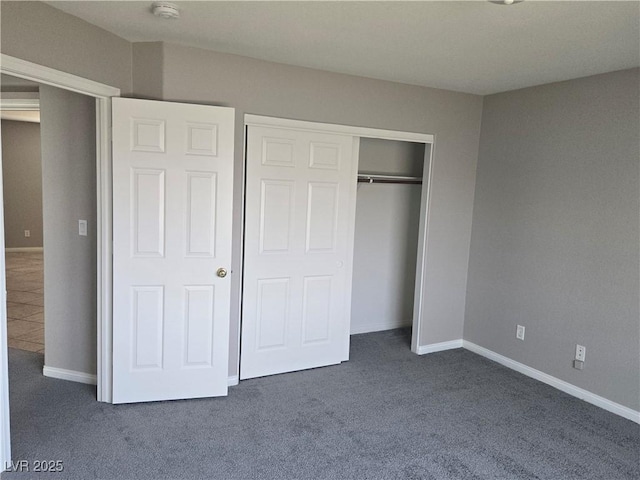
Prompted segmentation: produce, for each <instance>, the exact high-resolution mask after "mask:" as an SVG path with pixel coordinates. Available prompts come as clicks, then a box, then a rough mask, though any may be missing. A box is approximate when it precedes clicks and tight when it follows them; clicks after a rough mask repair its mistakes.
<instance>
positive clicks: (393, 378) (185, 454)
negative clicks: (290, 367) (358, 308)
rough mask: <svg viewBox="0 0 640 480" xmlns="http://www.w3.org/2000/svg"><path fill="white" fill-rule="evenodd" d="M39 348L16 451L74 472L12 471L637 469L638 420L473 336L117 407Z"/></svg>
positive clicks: (478, 473) (29, 356) (369, 345)
mask: <svg viewBox="0 0 640 480" xmlns="http://www.w3.org/2000/svg"><path fill="white" fill-rule="evenodd" d="M42 361H43V357H42V355H41V354H38V353H30V352H24V351H20V350H15V349H11V350H10V382H11V383H10V389H11V422H12V425H11V426H12V435H13V458H14V460H29V461H31V462H33V461H34V460H61V461H62V462H64V472H63V473H62V474H54V473H41V474H39V475H36V474H34V473H32V472H30V473H4V474H2V479H3V480H5V479H14V478H47V479H55V478H65V479H67V478H68V479H85V480H88V479H93V478H105V479H106V478H109V479H111V478H126V479H146V478H149V479H161V478H176V479H178V478H185V479H192V478H198V479H200V478H203V479H205V478H206V479H214V478H220V479H235V478H237V479H254V478H255V479H284V478H287V479H351V478H354V479H418V478H424V479H471V478H486V479H496V478H502V479H523V478H544V479H563V480H564V479H598V480H606V479H610V480H614V479H616V480H617V479H638V478H640V465H639V462H640V426H639V425H637V424H635V423H633V422H631V421H629V420H625V419H623V418H621V417H618V416H616V415H614V414H611V413H608V412H606V411H604V410H602V409H600V408H597V407H594V406H592V405H589V404H587V403H585V402H582V401H580V400H577V399H575V398H573V397H570V396H568V395H566V394H564V393H562V392H560V391H558V390H555V389H553V388H551V387H549V386H547V385H544V384H542V383H539V382H537V381H535V380H532V379H530V378H528V377H525V376H523V375H520V374H519V373H516V372H513V371H511V370H508V369H506V368H504V367H502V366H500V365H498V364H496V363H493V362H491V361H489V360H486V359H484V358H482V357H479V356H477V355H475V354H473V353H471V352H468V351H465V350H462V349H459V350H451V351H447V352H441V353H434V354H430V355H425V356H422V357H420V356H417V355H414V354H412V353H411V352H410V351H409V336H408V332H407V331H406V330H392V331H388V332H379V333H373V334H365V335H356V336H353V337H352V340H351V360H350V361H349V362H347V363H343V364H342V365H339V366H335V367H326V368H320V369H315V370H310V371H305V372H297V373H291V374H285V375H277V376H272V377H266V378H262V379H255V380H247V381H243V382H241V384H240V385H239V386H237V387H232V388H231V389H230V391H229V397H227V398H219V399H203V400H187V401H174V402H158V403H149V404H138V405H119V406H113V405H106V404H102V403H98V402H96V401H95V388H94V387H90V386H87V385H81V384H76V383H71V382H65V381H61V380H53V379H48V378H44V377H42V375H41V371H42ZM31 465H32V466H33V463H31Z"/></svg>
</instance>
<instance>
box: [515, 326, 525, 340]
mask: <svg viewBox="0 0 640 480" xmlns="http://www.w3.org/2000/svg"><path fill="white" fill-rule="evenodd" d="M516 338H517V339H518V340H524V326H522V325H518V326H517V328H516Z"/></svg>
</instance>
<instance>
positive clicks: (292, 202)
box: [240, 126, 356, 379]
mask: <svg viewBox="0 0 640 480" xmlns="http://www.w3.org/2000/svg"><path fill="white" fill-rule="evenodd" d="M353 145H354V138H353V137H351V136H348V135H339V134H325V133H316V132H311V131H302V130H293V129H284V128H274V127H261V126H249V127H248V133H247V183H246V199H245V201H246V215H245V218H246V220H245V222H246V223H245V256H244V283H243V285H244V287H243V308H242V336H241V360H240V378H241V379H246V378H252V377H259V376H264V375H271V374H276V373H283V372H290V371H295V370H302V369H307V368H314V367H320V366H325V365H331V364H337V363H340V362H341V361H343V360H346V359H347V358H348V341H349V315H350V285H351V252H352V249H353V244H352V238H350V235H349V232H350V228H352V224H353V221H354V219H353V218H352V217H353V216H354V215H353V213H354V205H355V198H354V195H353V193H352V192H355V188H353V187H354V185H355V182H356V176H355V173H356V170H355V168H354V165H353V162H354V160H353V158H352V157H353Z"/></svg>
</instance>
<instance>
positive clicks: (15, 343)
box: [6, 252, 44, 352]
mask: <svg viewBox="0 0 640 480" xmlns="http://www.w3.org/2000/svg"><path fill="white" fill-rule="evenodd" d="M6 261H7V270H6V272H7V333H8V339H9V347H12V348H19V349H20V350H28V351H30V352H44V263H43V255H42V252H7V253H6Z"/></svg>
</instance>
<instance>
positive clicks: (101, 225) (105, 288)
mask: <svg viewBox="0 0 640 480" xmlns="http://www.w3.org/2000/svg"><path fill="white" fill-rule="evenodd" d="M0 73H2V74H7V75H12V76H14V77H18V78H24V79H26V80H31V81H34V82H38V83H42V84H46V85H51V86H53V87H57V88H61V89H63V90H68V91H72V92H76V93H80V94H82V95H87V96H90V97H94V98H95V99H96V190H97V195H96V196H97V198H96V201H97V212H96V213H97V311H96V318H97V400H98V401H100V402H111V380H112V375H111V370H112V361H111V356H112V342H111V323H112V290H111V287H112V263H111V252H112V245H111V239H112V225H111V210H112V196H113V193H112V185H111V134H110V133H111V132H110V128H111V97H118V96H120V89H119V88H115V87H111V86H109V85H105V84H102V83H98V82H95V81H93V80H88V79H85V78H82V77H79V76H77V75H72V74H70V73H66V72H62V71H60V70H55V69H53V68H49V67H45V66H42V65H38V64H36V63H33V62H29V61H26V60H22V59H20V58H16V57H12V56H9V55H5V54H0ZM1 188H2V186H1V185H0V193H1V192H2V190H1ZM2 217H3V211H2V207H0V237H2V238H4V223H3V219H2ZM0 247H2V251H1V252H0V269H1V271H2V273H1V275H0V276H1V277H2V280H1V281H0V290H1V292H0V295H1V297H0V372H1V373H3V374H2V380H1V381H0V465H1V466H4V465H6V463H5V462H8V461H10V458H11V449H10V448H11V443H10V442H11V437H10V432H9V386H8V378H7V375H6V372H7V370H6V369H7V365H6V362H7V336H6V329H7V316H6V285H5V280H4V270H5V258H4V242H3V241H1V240H0Z"/></svg>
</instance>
